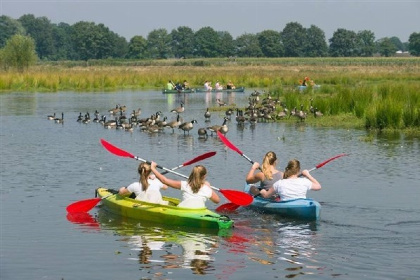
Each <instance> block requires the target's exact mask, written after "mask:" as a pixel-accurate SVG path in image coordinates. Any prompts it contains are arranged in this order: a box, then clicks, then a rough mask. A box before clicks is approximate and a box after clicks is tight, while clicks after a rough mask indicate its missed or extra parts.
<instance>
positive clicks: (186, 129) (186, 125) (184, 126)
mask: <svg viewBox="0 0 420 280" xmlns="http://www.w3.org/2000/svg"><path fill="white" fill-rule="evenodd" d="M195 123H197V120H192V121H190V122H184V123H182V124H180V125H179V126H178V129H182V130H183V131H184V135H185V132H188V134H190V130H191V129H193V127H194V124H195Z"/></svg>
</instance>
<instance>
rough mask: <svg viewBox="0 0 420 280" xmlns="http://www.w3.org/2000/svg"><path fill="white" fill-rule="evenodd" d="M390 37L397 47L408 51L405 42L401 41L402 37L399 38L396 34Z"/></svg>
mask: <svg viewBox="0 0 420 280" xmlns="http://www.w3.org/2000/svg"><path fill="white" fill-rule="evenodd" d="M389 39H390V40H391V42H392V43H393V44H394V45H395V47H397V50H400V51H402V52H404V51H406V49H405V46H404V44H403V42H401V40H400V38H398V37H396V36H393V37H391V38H389Z"/></svg>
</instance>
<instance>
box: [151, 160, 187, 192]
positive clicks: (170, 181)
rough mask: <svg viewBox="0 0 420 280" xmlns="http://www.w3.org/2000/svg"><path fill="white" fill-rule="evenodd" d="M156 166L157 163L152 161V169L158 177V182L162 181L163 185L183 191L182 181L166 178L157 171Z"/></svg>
mask: <svg viewBox="0 0 420 280" xmlns="http://www.w3.org/2000/svg"><path fill="white" fill-rule="evenodd" d="M156 165H157V164H156V162H154V161H152V164H151V166H150V167H151V169H152V172H153V173H154V174H155V175H156V178H158V180H159V181H161V182H162V184H164V185H167V186H169V187H172V188H174V189H181V181H177V180H173V179H169V178H166V177H165V176H164V175H162V174H161V173H160V172H159V171H158V170H157V169H156Z"/></svg>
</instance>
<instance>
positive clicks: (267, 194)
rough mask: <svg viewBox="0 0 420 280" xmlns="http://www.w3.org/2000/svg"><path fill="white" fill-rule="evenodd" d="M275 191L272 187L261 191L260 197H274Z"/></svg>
mask: <svg viewBox="0 0 420 280" xmlns="http://www.w3.org/2000/svg"><path fill="white" fill-rule="evenodd" d="M274 193H275V191H274V188H273V187H270V188H269V189H268V190H265V189H262V190H261V191H260V195H261V196H262V197H264V198H270V197H272V196H273V195H274Z"/></svg>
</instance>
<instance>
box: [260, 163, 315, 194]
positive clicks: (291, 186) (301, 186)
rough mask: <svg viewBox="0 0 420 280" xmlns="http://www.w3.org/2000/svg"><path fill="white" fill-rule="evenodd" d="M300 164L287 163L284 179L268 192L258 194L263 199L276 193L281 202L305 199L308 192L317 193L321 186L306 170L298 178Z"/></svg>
mask: <svg viewBox="0 0 420 280" xmlns="http://www.w3.org/2000/svg"><path fill="white" fill-rule="evenodd" d="M299 172H300V162H299V161H298V160H297V159H293V160H291V161H289V163H288V164H287V167H286V170H285V171H284V179H283V180H279V181H277V182H275V183H274V184H273V187H272V188H270V189H268V190H264V189H263V190H261V192H260V194H261V195H262V197H264V198H269V197H271V196H272V195H273V194H275V193H277V194H278V195H279V196H280V198H281V200H282V201H286V200H291V199H297V198H306V193H307V191H308V190H313V191H318V190H320V189H321V184H320V183H319V182H318V181H317V180H316V179H315V178H314V177H312V176H311V174H309V171H308V170H306V169H305V170H303V171H302V177H299Z"/></svg>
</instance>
